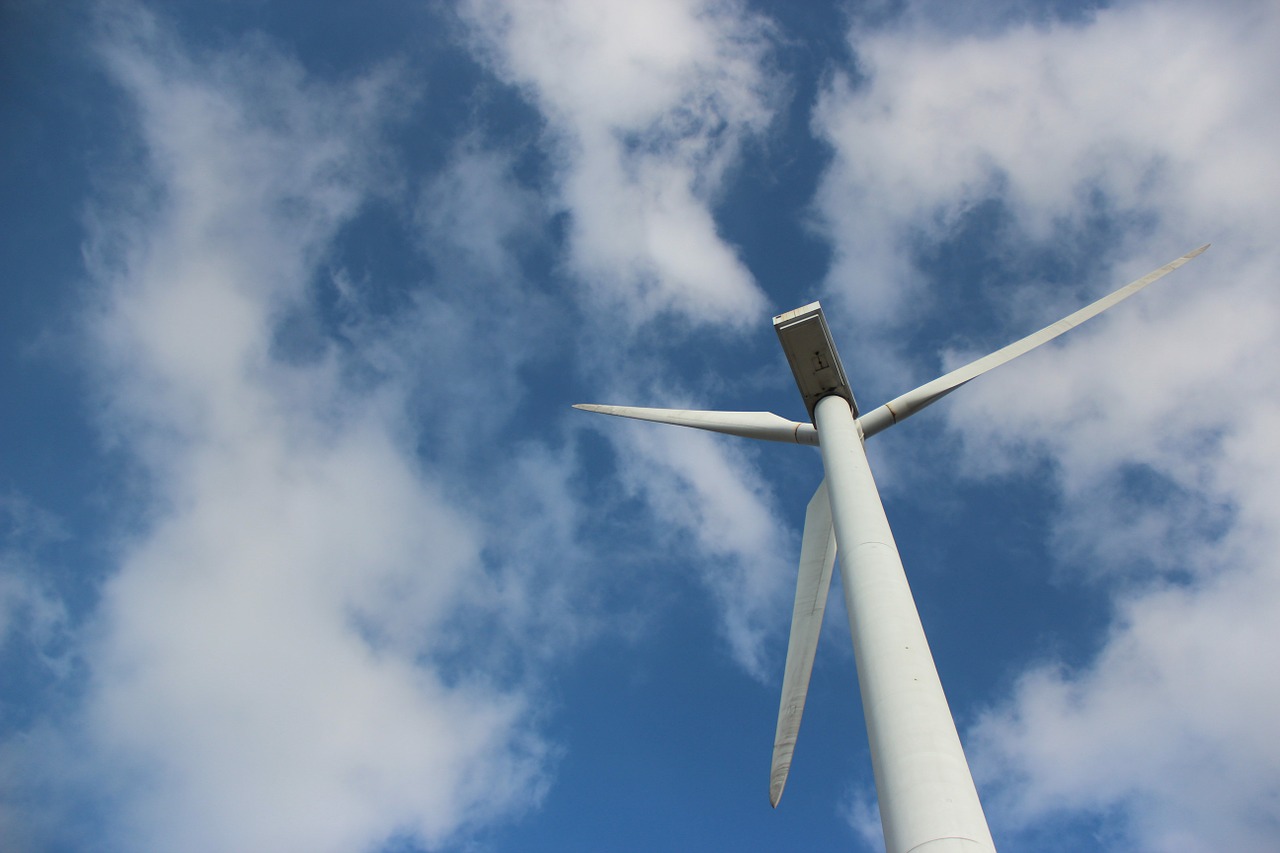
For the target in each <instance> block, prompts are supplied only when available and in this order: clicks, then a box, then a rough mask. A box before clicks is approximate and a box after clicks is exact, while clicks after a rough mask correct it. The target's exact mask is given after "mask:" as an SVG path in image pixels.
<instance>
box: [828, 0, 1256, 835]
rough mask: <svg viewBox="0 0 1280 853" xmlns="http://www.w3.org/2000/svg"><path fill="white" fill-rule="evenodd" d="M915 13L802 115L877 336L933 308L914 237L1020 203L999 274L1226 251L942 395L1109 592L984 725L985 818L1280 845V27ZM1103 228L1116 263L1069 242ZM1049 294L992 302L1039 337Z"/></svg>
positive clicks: (852, 295) (958, 424)
mask: <svg viewBox="0 0 1280 853" xmlns="http://www.w3.org/2000/svg"><path fill="white" fill-rule="evenodd" d="M927 19H928V16H927V15H923V16H922V15H916V16H914V17H913V18H912V20H913V21H915V24H914V25H912V26H902V27H899V28H895V29H892V30H888V31H880V32H869V33H862V34H859V35H857V36H855V37H854V39H853V46H854V48H855V50H856V51H857V55H858V58H859V62H860V64H861V67H862V69H863V70H864V71H865V73H866V74H867V80H866V81H865V82H864V83H863V84H861V85H859V86H857V87H855V86H852V85H850V84H848V83H847V82H844V81H837V82H836V83H835V84H834V85H833V86H832V87H831V88H830V90H829V91H828V92H827V93H826V95H825V96H824V98H823V100H822V103H821V105H820V109H819V113H818V118H817V127H818V129H819V131H820V132H821V133H823V134H824V135H825V136H826V138H828V139H829V140H830V141H831V142H832V143H833V145H834V146H835V150H836V159H835V161H834V163H833V166H832V168H831V170H830V173H829V174H828V176H827V178H826V181H825V182H824V185H823V187H822V190H821V193H820V199H819V203H820V208H821V210H822V212H823V215H824V216H825V218H826V222H827V223H828V227H829V229H830V233H831V235H832V236H833V238H834V240H835V241H836V246H837V264H836V267H835V269H834V271H833V274H832V276H831V279H830V282H829V286H830V287H831V288H832V289H833V291H835V292H836V293H837V294H840V295H841V296H843V297H844V298H847V299H848V301H849V305H850V306H856V307H857V309H858V310H862V311H864V312H866V313H869V316H870V318H871V319H872V321H873V322H872V323H869V324H868V325H871V326H873V327H874V326H876V325H878V327H879V330H880V332H879V335H875V334H874V333H873V337H876V338H877V339H878V340H879V341H880V342H881V343H883V342H884V341H886V340H889V339H890V338H891V335H892V334H895V333H900V331H901V330H902V329H904V328H907V327H909V326H910V324H912V323H918V322H920V321H921V319H922V318H923V317H924V316H926V315H927V312H928V311H929V310H931V305H932V304H934V302H933V299H934V294H936V293H937V292H938V291H933V290H931V289H930V288H932V287H935V286H936V287H939V288H941V287H946V286H948V284H949V282H938V283H937V284H936V285H935V284H934V283H933V282H930V281H929V280H927V278H926V277H925V276H924V275H923V274H922V273H921V272H920V271H919V270H917V269H915V268H914V267H913V266H912V264H911V261H910V259H911V258H912V250H913V249H917V248H919V247H921V246H924V247H930V246H937V245H940V244H942V243H944V242H945V241H947V240H950V239H953V238H955V237H956V235H957V233H958V231H959V228H960V227H961V226H962V225H963V224H964V223H965V221H966V217H967V216H969V215H970V214H971V212H972V211H973V210H974V209H975V206H976V205H978V204H980V203H982V202H984V201H986V200H988V199H998V200H999V202H1000V203H1001V204H1002V205H1003V209H1004V211H1006V212H1007V214H1008V216H1007V218H1005V219H1004V220H1002V221H1003V223H1004V224H1003V225H1002V228H1003V231H1002V232H1001V233H1000V234H998V235H997V238H998V239H997V242H996V244H995V245H996V247H997V248H996V250H995V251H996V252H997V254H998V256H999V257H998V258H997V259H998V260H1003V261H1004V262H1005V263H1007V264H1008V265H1009V267H1011V268H1014V269H1016V268H1017V267H1018V265H1019V264H1021V263H1024V261H1023V260H1021V259H1025V258H1026V257H1027V256H1028V255H1029V254H1030V253H1031V252H1034V251H1040V252H1045V251H1053V252H1055V253H1056V256H1057V257H1060V258H1064V259H1069V260H1070V261H1071V262H1072V263H1073V264H1076V265H1079V266H1081V267H1082V268H1085V269H1089V270H1090V272H1089V274H1088V275H1089V278H1088V280H1087V281H1084V282H1081V283H1082V284H1084V285H1087V287H1088V288H1089V290H1090V291H1091V292H1093V293H1100V292H1102V291H1104V290H1105V289H1107V288H1109V287H1112V286H1116V285H1119V284H1121V283H1123V282H1125V281H1127V280H1129V279H1131V278H1134V277H1136V276H1137V275H1140V274H1141V273H1143V272H1145V271H1146V270H1148V269H1151V268H1153V267H1155V266H1158V265H1159V264H1160V263H1163V262H1164V261H1166V260H1169V259H1170V258H1171V257H1173V256H1176V255H1177V254H1179V253H1181V252H1182V251H1186V250H1187V249H1190V248H1193V247H1194V246H1195V245H1197V244H1198V243H1200V242H1204V241H1205V240H1212V241H1214V243H1215V246H1214V248H1213V249H1212V250H1210V252H1209V253H1208V254H1206V255H1205V256H1204V257H1203V258H1200V259H1198V260H1197V261H1195V262H1194V264H1193V265H1191V266H1189V267H1187V268H1185V269H1184V270H1181V271H1179V272H1177V273H1175V274H1174V276H1173V277H1171V278H1170V279H1169V280H1167V281H1163V282H1161V283H1160V284H1158V285H1156V286H1155V288H1153V290H1152V291H1150V292H1149V293H1146V294H1144V295H1143V296H1141V297H1139V298H1138V300H1135V302H1134V303H1128V304H1126V305H1125V306H1124V307H1123V308H1119V309H1116V311H1115V312H1114V315H1115V316H1111V315H1108V317H1107V318H1105V319H1103V320H1101V321H1095V324H1096V325H1095V326H1094V327H1092V328H1090V327H1086V329H1084V330H1081V331H1080V332H1076V333H1073V335H1072V336H1070V337H1069V338H1068V339H1066V340H1065V341H1064V342H1063V344H1062V345H1061V346H1059V347H1055V348H1054V350H1055V351H1051V352H1042V353H1038V354H1037V355H1035V356H1029V357H1028V358H1027V359H1025V360H1024V361H1020V362H1018V363H1017V364H1016V365H1011V366H1009V367H1007V368H1002V369H1001V371H1000V373H999V374H998V376H997V375H993V376H991V377H987V378H984V379H983V380H980V381H979V382H977V383H974V384H973V385H972V386H969V387H966V388H965V389H964V391H963V392H962V393H960V394H957V395H955V396H954V397H952V398H950V399H949V400H948V401H947V402H946V403H943V404H941V406H940V414H941V415H942V416H944V417H946V418H947V420H948V423H949V424H950V426H951V427H952V428H954V429H955V430H957V431H959V433H960V435H961V436H962V438H963V441H964V447H965V457H966V458H965V463H964V465H965V470H966V471H967V472H968V473H969V474H970V475H973V476H985V473H984V472H991V471H993V470H994V472H996V473H1001V472H1004V471H1008V470H1011V468H1012V467H1013V466H1016V465H1017V464H1019V460H1021V459H1025V458H1026V457H1027V455H1028V454H1030V455H1034V456H1036V457H1039V458H1046V457H1047V458H1048V459H1049V460H1051V461H1052V462H1053V468H1052V470H1053V471H1055V472H1056V474H1057V488H1058V489H1059V490H1060V493H1061V496H1062V503H1061V515H1060V516H1059V518H1058V520H1057V522H1056V524H1057V530H1058V533H1057V541H1056V546H1057V547H1058V548H1059V550H1060V554H1061V556H1062V559H1063V560H1064V565H1065V566H1071V567H1075V566H1087V567H1088V568H1087V572H1088V574H1089V576H1090V578H1091V581H1090V582H1095V583H1102V584H1106V585H1108V588H1111V589H1114V590H1115V592H1114V595H1115V602H1116V617H1115V621H1114V622H1113V624H1112V626H1111V629H1110V633H1109V634H1108V636H1107V638H1106V642H1105V645H1104V646H1103V647H1102V649H1101V651H1100V652H1099V653H1098V655H1097V656H1096V657H1095V658H1094V659H1093V660H1091V661H1089V662H1087V663H1086V664H1085V665H1083V666H1082V667H1080V668H1079V669H1076V670H1067V669H1063V668H1061V667H1059V666H1057V665H1056V664H1054V663H1052V662H1049V663H1046V664H1044V665H1043V666H1040V667H1036V668H1033V669H1032V670H1031V671H1029V672H1028V673H1026V674H1025V675H1024V676H1023V678H1022V679H1021V681H1020V682H1019V684H1018V686H1017V687H1016V689H1015V690H1014V691H1013V693H1012V695H1011V696H1010V697H1008V699H1007V700H1006V701H1004V702H1002V703H1000V704H998V705H997V706H996V707H994V708H992V709H991V710H990V712H989V714H988V715H987V716H986V717H985V719H984V720H983V722H982V723H981V724H980V725H979V726H978V728H977V730H976V734H977V749H976V763H977V764H978V765H979V766H980V767H983V768H985V772H986V774H987V777H988V779H989V785H990V787H991V789H992V790H993V791H995V797H994V803H995V806H996V807H995V809H994V812H993V813H994V815H995V816H996V818H997V819H998V820H1001V821H1004V822H1005V827H1006V830H1007V831H1010V832H1012V831H1014V830H1015V829H1016V828H1017V827H1019V826H1021V827H1030V826H1034V825H1035V824H1036V823H1037V822H1043V821H1045V820H1047V819H1049V818H1051V817H1054V816H1057V815H1061V814H1062V813H1068V814H1072V813H1076V814H1078V813H1081V812H1084V813H1092V814H1094V815H1096V816H1113V817H1114V816H1116V815H1119V818H1118V820H1117V823H1118V825H1119V829H1118V830H1117V831H1118V832H1119V833H1120V840H1119V841H1118V842H1117V843H1119V844H1121V845H1122V846H1124V847H1125V849H1135V848H1136V849H1159V850H1206V851H1207V850H1218V849H1233V850H1262V849H1268V848H1269V847H1270V846H1273V844H1274V828H1275V825H1276V822H1277V821H1278V820H1280V811H1278V810H1277V807H1276V803H1275V800H1274V796H1273V788H1274V785H1273V784H1271V782H1269V781H1264V780H1273V779H1274V778H1275V775H1276V773H1277V772H1280V755H1278V754H1277V753H1276V752H1275V750H1273V749H1271V748H1270V746H1269V741H1268V739H1267V737H1266V735H1265V732H1266V731H1267V728H1268V723H1267V720H1268V719H1270V718H1272V717H1274V715H1275V713H1276V712H1277V711H1278V710H1280V687H1278V686H1277V682H1276V680H1275V679H1274V678H1272V677H1270V676H1269V674H1268V665H1267V658H1266V651H1265V650H1266V649H1268V648H1270V647H1271V646H1273V645H1274V642H1275V630H1274V627H1273V626H1274V625H1275V624H1276V615H1277V611H1280V588H1278V586H1277V583H1276V580H1275V570H1274V559H1273V556H1272V555H1274V553H1275V550H1276V544H1277V542H1278V541H1280V517H1278V516H1277V514H1276V510H1275V507H1276V506H1277V503H1276V500H1275V486H1274V484H1275V483H1276V482H1277V476H1280V453H1277V447H1280V445H1277V444H1276V442H1275V441H1274V438H1273V437H1274V434H1275V432H1274V430H1275V427H1276V419H1277V415H1276V408H1275V406H1274V403H1273V402H1271V401H1272V400H1273V399H1274V396H1275V391H1276V390H1277V388H1280V367H1278V366H1280V351H1278V350H1277V345H1276V343H1275V337H1274V334H1273V330H1274V329H1275V328H1276V324H1277V320H1280V298H1277V296H1276V291H1275V288H1274V286H1273V284H1274V278H1275V274H1276V270H1277V269H1280V252H1278V251H1277V250H1276V249H1275V247H1274V234H1275V233H1276V232H1277V229H1280V205H1278V204H1277V201H1276V199H1278V198H1280V183H1277V182H1278V181H1280V177H1278V176H1277V173H1276V170H1275V169H1274V168H1273V165H1272V162H1271V161H1272V160H1273V159H1274V157H1273V154H1272V153H1271V152H1272V149H1273V147H1274V139H1275V138H1276V137H1277V131H1278V130H1280V126H1278V123H1280V109H1277V107H1278V106H1280V84H1277V80H1280V63H1278V62H1277V60H1276V54H1275V51H1274V44H1275V43H1276V38H1277V36H1278V35H1280V16H1278V15H1276V13H1275V8H1274V6H1273V5H1270V4H1262V3H1256V4H1255V3H1241V4H1236V5H1235V6H1234V7H1233V8H1232V10H1231V11H1230V12H1223V11H1220V10H1216V9H1210V8H1209V7H1206V6H1203V5H1200V4H1195V3H1162V4H1155V3H1135V4H1126V5H1122V6H1120V7H1119V8H1115V9H1108V10H1102V11H1098V12H1097V13H1095V14H1094V15H1092V16H1091V17H1090V18H1089V19H1087V20H1084V21H1081V22H1078V23H1074V24H1070V25H1067V24H1054V25H1040V26H1029V25H1013V26H1006V27H1003V28H999V27H996V28H991V27H989V26H987V25H984V27H986V29H985V30H984V31H983V32H981V33H980V34H978V35H968V34H963V33H961V34H956V33H954V32H953V33H947V32H943V31H940V30H938V29H933V28H931V27H930V26H929V25H928V24H921V23H920V22H921V21H927ZM988 23H989V22H988ZM1100 212H1101V214H1102V215H1103V221H1105V222H1106V226H1105V227H1107V228H1109V229H1112V230H1111V231H1110V232H1109V233H1108V234H1107V236H1106V239H1105V240H1102V239H1101V238H1100V237H1099V234H1098V233H1097V231H1096V229H1097V228H1098V224H1097V222H1098V216H1099V213H1100ZM1100 242H1101V243H1102V244H1104V245H1107V247H1108V252H1107V254H1105V255H1104V256H1103V257H1094V258H1089V257H1088V256H1087V255H1085V254H1082V250H1081V249H1079V248H1076V247H1077V246H1083V245H1089V244H1092V245H1098V244H1099V243H1100ZM855 259H856V264H857V269H855ZM1046 287H1047V285H1046V284H1045V283H1044V282H1039V281H1038V282H1032V283H1031V284H1029V285H1027V286H1026V287H1025V288H1024V289H1023V291H1022V292H1021V293H1019V294H1015V295H1013V296H1012V297H1010V296H1009V295H1008V294H1005V295H1003V296H1001V297H999V298H1000V299H1001V300H1002V301H1001V303H1000V304H999V305H997V306H995V307H993V308H990V309H988V310H989V311H991V312H993V313H995V314H996V316H999V317H1001V320H1002V323H1001V325H1002V326H1005V325H1012V324H1015V323H1016V325H1017V327H1018V328H1021V329H1023V330H1025V331H1027V332H1030V331H1032V330H1034V329H1035V328H1037V324H1040V323H1044V322H1048V321H1050V320H1052V319H1055V318H1056V316H1058V315H1059V314H1060V313H1065V311H1060V310H1059V308H1057V307H1055V308H1053V310H1052V311H1050V313H1048V315H1047V316H1046V314H1045V313H1044V307H1043V302H1044V301H1046V300H1045V297H1043V296H1040V297H1036V298H1033V297H1032V296H1031V294H1033V293H1036V292H1039V293H1043V292H1044V290H1045V288H1046ZM1085 296H1087V294H1084V293H1080V294H1071V295H1069V296H1068V295H1062V294H1059V295H1050V296H1049V297H1048V299H1049V300H1050V301H1052V302H1053V303H1054V305H1055V306H1057V305H1061V304H1070V303H1075V304H1079V303H1080V302H1081V301H1083V297H1085ZM1038 303H1039V307H1037V304H1038ZM850 310H852V308H851V309H850ZM975 310H977V309H976V308H975ZM975 354H977V353H975ZM944 355H945V354H944ZM954 360H959V358H956V359H954ZM898 370H899V371H900V372H902V373H906V372H908V371H907V370H906V369H904V368H902V367H901V366H899V367H898ZM997 837H999V832H997Z"/></svg>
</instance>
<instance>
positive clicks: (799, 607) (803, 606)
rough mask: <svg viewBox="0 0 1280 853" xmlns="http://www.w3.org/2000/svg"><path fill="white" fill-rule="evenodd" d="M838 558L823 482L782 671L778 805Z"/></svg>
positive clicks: (773, 793)
mask: <svg viewBox="0 0 1280 853" xmlns="http://www.w3.org/2000/svg"><path fill="white" fill-rule="evenodd" d="M835 562H836V534H835V530H834V529H833V528H832V526H831V501H830V499H829V498H828V497H827V484H826V481H823V482H822V483H821V484H819V486H818V491H816V492H814V494H813V498H812V499H811V500H810V501H809V508H808V510H807V511H806V512H805V515H804V539H803V541H802V543H801V545H800V572H799V576H798V577H797V578H796V605H795V610H794V611H793V612H792V614H791V639H790V640H789V641H788V643H787V668H786V671H785V674H784V675H783V676H782V704H781V705H780V706H779V707H778V732H777V735H776V736H775V737H774V740H773V765H772V767H771V768H770V772H769V802H770V803H772V804H773V805H774V806H775V807H776V806H777V805H778V800H780V799H782V789H783V787H784V786H786V784H787V774H788V773H789V772H790V771H791V754H792V753H793V752H794V751H795V748H796V736H797V735H798V734H799V733H800V717H801V716H802V715H803V714H804V701H805V697H807V696H808V695H809V676H810V675H811V674H812V673H813V659H814V655H815V654H816V652H817V650H818V635H819V633H820V632H821V631H822V614H823V613H824V612H825V611H826V609H827V592H828V591H829V590H830V589H831V569H832V567H833V566H834V565H835Z"/></svg>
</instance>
